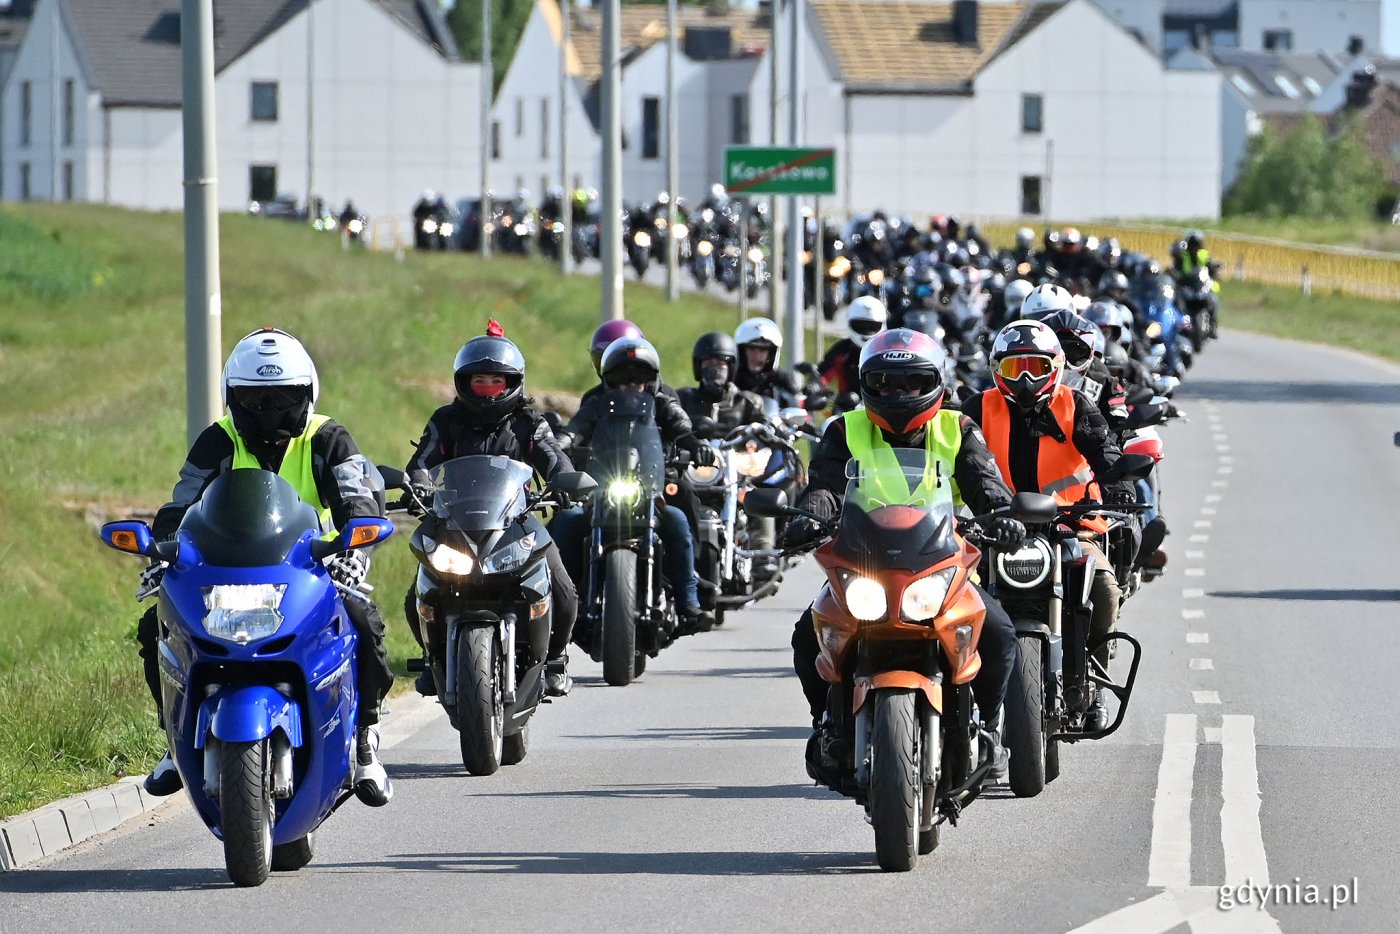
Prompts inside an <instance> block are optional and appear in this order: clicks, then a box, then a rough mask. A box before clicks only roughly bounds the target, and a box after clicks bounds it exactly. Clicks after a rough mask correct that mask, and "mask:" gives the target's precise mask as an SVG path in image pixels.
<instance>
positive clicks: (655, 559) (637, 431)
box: [575, 389, 676, 687]
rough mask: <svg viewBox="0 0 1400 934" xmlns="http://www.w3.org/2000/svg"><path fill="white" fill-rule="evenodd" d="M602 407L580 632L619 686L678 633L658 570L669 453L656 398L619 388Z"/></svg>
mask: <svg viewBox="0 0 1400 934" xmlns="http://www.w3.org/2000/svg"><path fill="white" fill-rule="evenodd" d="M603 406H604V413H603V415H602V417H601V418H600V419H599V420H598V423H597V426H596V427H595V428H594V430H593V435H592V438H591V439H590V444H589V449H588V452H587V469H588V472H589V474H590V475H591V476H592V477H594V478H596V479H597V482H598V489H597V491H596V492H595V493H594V495H593V501H592V505H591V511H592V521H591V534H590V536H589V541H588V555H587V557H588V570H587V573H586V574H585V576H584V577H585V580H584V584H585V586H584V587H583V588H582V590H583V592H581V593H580V594H579V611H580V612H579V616H580V619H579V624H578V625H577V626H576V627H575V632H576V639H577V640H578V641H579V642H580V644H581V645H582V646H583V648H584V649H585V650H586V651H587V652H588V653H589V655H590V656H592V658H593V660H594V661H598V662H602V663H603V680H604V681H606V682H607V683H608V684H611V685H613V686H616V687H622V686H625V685H627V684H630V683H631V682H632V680H633V678H635V677H637V676H638V675H640V674H642V672H644V671H645V670H646V664H647V658H648V657H651V658H655V657H656V655H657V654H658V653H659V652H660V651H661V650H662V649H663V648H664V647H665V646H667V645H668V644H670V642H671V641H672V639H673V638H674V636H675V632H676V613H675V608H674V606H673V605H672V601H671V598H670V596H669V592H668V591H667V588H666V586H665V581H664V580H663V579H662V570H661V568H662V541H661V535H660V510H661V509H662V508H663V506H664V500H663V499H662V491H663V487H664V485H665V482H666V458H665V452H664V448H663V445H662V442H661V432H660V429H659V428H657V424H656V400H655V399H654V398H652V397H651V396H650V395H647V394H644V393H637V392H631V391H628V390H625V389H614V390H611V391H610V392H609V393H608V394H607V395H606V396H605V397H604V399H603Z"/></svg>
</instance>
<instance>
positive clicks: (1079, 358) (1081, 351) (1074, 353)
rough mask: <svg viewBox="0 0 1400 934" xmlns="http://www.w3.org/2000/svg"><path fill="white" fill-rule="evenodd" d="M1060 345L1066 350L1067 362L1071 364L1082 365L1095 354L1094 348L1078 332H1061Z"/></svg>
mask: <svg viewBox="0 0 1400 934" xmlns="http://www.w3.org/2000/svg"><path fill="white" fill-rule="evenodd" d="M1059 337H1060V346H1061V347H1062V348H1064V351H1065V362H1066V363H1068V364H1069V365H1070V366H1080V365H1082V364H1083V363H1085V362H1086V361H1088V359H1089V357H1090V356H1091V355H1092V354H1093V352H1094V351H1093V348H1092V347H1090V346H1089V345H1088V344H1086V343H1084V341H1083V339H1081V338H1080V337H1079V335H1078V334H1061V335H1060V336H1059Z"/></svg>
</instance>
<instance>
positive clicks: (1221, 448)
mask: <svg viewBox="0 0 1400 934" xmlns="http://www.w3.org/2000/svg"><path fill="white" fill-rule="evenodd" d="M1215 453H1217V454H1229V453H1230V446H1229V445H1228V444H1217V445H1216V446H1215ZM1221 459H1222V460H1224V458H1221Z"/></svg>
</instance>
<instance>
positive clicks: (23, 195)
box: [19, 81, 31, 201]
mask: <svg viewBox="0 0 1400 934" xmlns="http://www.w3.org/2000/svg"><path fill="white" fill-rule="evenodd" d="M24 83H25V84H26V85H28V84H29V82H28V81H26V82H24ZM30 197H31V195H30V191H29V163H28V162H21V163H20V164H19V200H21V201H28V200H29V199H30Z"/></svg>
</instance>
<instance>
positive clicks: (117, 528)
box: [98, 519, 155, 555]
mask: <svg viewBox="0 0 1400 934" xmlns="http://www.w3.org/2000/svg"><path fill="white" fill-rule="evenodd" d="M98 534H99V535H100V536H101V537H102V541H103V543H104V544H105V545H107V547H109V548H115V549H116V550H117V551H124V552H126V553H127V554H129V555H152V553H153V546H154V545H155V538H154V537H153V536H152V535H151V527H150V526H148V525H147V524H146V523H144V522H138V521H136V520H134V519H133V520H129V521H125V522H108V523H107V524H106V525H104V526H102V531H101V532H99V533H98Z"/></svg>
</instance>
